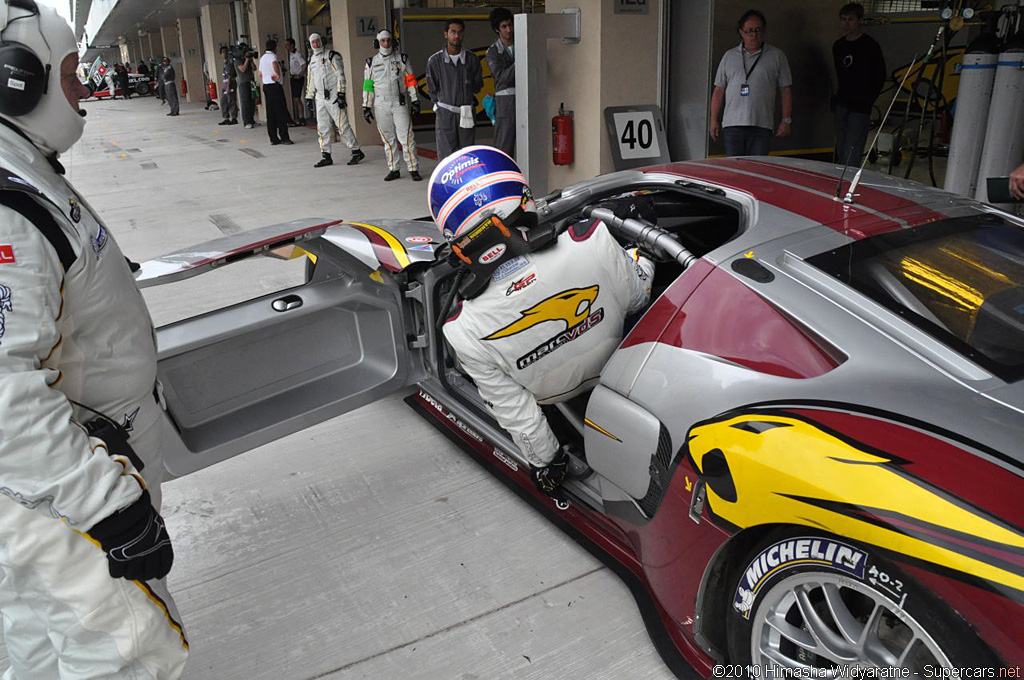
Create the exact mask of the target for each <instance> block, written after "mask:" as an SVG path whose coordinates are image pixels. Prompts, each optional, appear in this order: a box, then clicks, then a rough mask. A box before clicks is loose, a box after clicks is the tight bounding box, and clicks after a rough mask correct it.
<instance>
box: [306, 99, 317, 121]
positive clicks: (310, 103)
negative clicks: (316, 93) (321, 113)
mask: <svg viewBox="0 0 1024 680" xmlns="http://www.w3.org/2000/svg"><path fill="white" fill-rule="evenodd" d="M306 110H307V111H309V117H310V118H316V104H315V103H313V100H312V99H307V100H306Z"/></svg>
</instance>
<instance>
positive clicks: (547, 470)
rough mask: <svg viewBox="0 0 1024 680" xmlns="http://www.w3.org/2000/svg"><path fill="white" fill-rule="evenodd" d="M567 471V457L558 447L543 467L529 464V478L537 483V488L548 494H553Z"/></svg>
mask: <svg viewBox="0 0 1024 680" xmlns="http://www.w3.org/2000/svg"><path fill="white" fill-rule="evenodd" d="M568 473H569V457H568V456H566V455H565V451H563V450H562V449H559V450H558V453H556V454H555V457H554V458H553V459H552V461H551V462H550V463H548V464H547V465H545V466H544V467H535V466H533V465H531V466H530V478H531V479H533V483H534V484H536V485H537V490H538V491H540V492H541V493H542V494H546V495H548V496H551V495H554V493H555V491H557V490H558V487H559V486H561V485H562V480H564V479H565V476H566V475H567V474H568Z"/></svg>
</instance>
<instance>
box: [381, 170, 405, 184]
mask: <svg viewBox="0 0 1024 680" xmlns="http://www.w3.org/2000/svg"><path fill="white" fill-rule="evenodd" d="M401 176H402V173H400V172H399V171H398V170H392V171H391V172H389V173H388V174H387V177H385V178H384V181H385V182H390V181H392V180H396V179H398V178H399V177H401Z"/></svg>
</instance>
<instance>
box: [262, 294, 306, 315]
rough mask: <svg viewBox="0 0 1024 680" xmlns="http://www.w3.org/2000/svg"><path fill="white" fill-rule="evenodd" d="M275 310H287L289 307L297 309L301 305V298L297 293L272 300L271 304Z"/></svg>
mask: <svg viewBox="0 0 1024 680" xmlns="http://www.w3.org/2000/svg"><path fill="white" fill-rule="evenodd" d="M270 306H271V307H273V308H274V311H275V312H287V311H288V310H289V309H298V308H299V307H301V306H302V298H300V297H299V296H298V295H285V296H284V297H283V298H278V299H276V300H274V301H273V302H272V303H271V304H270Z"/></svg>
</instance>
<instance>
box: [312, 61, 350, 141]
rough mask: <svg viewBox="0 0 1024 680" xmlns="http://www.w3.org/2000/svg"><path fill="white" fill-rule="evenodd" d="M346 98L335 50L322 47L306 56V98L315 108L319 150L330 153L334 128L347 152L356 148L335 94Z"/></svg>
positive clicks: (343, 67) (340, 64) (342, 67)
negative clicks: (307, 61)
mask: <svg viewBox="0 0 1024 680" xmlns="http://www.w3.org/2000/svg"><path fill="white" fill-rule="evenodd" d="M339 92H340V93H341V96H342V98H344V97H345V65H344V63H343V62H342V60H341V55H340V54H338V53H337V52H335V51H334V50H331V51H328V50H325V49H323V48H321V49H320V51H319V52H316V51H314V53H313V54H312V55H311V56H310V57H309V67H308V68H307V69H306V99H313V100H314V103H315V105H316V131H317V134H318V135H319V137H320V151H321V152H323V153H326V154H329V153H331V135H332V133H333V130H334V128H338V130H339V131H340V132H341V138H342V139H343V140H344V141H345V146H347V147H348V148H349V150H350V151H357V150H358V149H359V142H358V141H357V140H356V133H355V132H353V131H352V126H351V125H350V124H349V122H348V113H346V109H343V108H341V106H340V105H339V104H338V102H337V97H338V93H339Z"/></svg>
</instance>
